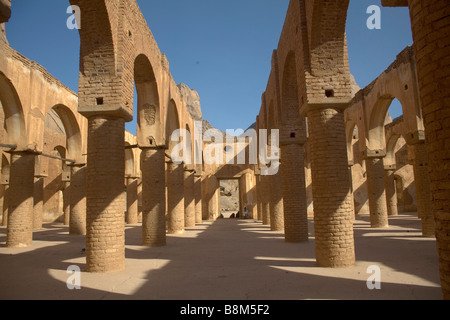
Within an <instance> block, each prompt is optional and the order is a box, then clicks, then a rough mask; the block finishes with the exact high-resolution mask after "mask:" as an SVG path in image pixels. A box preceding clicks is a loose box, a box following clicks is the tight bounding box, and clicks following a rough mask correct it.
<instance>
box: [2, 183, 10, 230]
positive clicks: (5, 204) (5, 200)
mask: <svg viewBox="0 0 450 320" xmlns="http://www.w3.org/2000/svg"><path fill="white" fill-rule="evenodd" d="M8 178H9V177H8ZM3 186H4V190H3V209H2V226H3V227H6V226H7V225H8V193H9V184H4V185H3Z"/></svg>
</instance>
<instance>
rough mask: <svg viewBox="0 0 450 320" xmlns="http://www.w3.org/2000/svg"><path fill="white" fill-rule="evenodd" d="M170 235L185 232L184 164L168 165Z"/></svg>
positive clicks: (170, 163) (169, 163)
mask: <svg viewBox="0 0 450 320" xmlns="http://www.w3.org/2000/svg"><path fill="white" fill-rule="evenodd" d="M167 207H168V208H167V209H168V231H167V232H168V233H169V234H180V233H183V232H184V170H183V165H182V164H175V163H173V162H172V161H169V162H168V163H167Z"/></svg>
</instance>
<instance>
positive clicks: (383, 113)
mask: <svg viewBox="0 0 450 320" xmlns="http://www.w3.org/2000/svg"><path fill="white" fill-rule="evenodd" d="M395 98H396V97H395V96H393V95H392V94H384V95H382V96H380V97H379V98H378V99H377V101H376V102H375V105H374V107H373V109H372V111H371V112H370V118H369V121H368V123H369V127H368V129H367V132H368V135H367V139H368V141H367V145H368V148H369V149H370V150H372V151H375V152H381V153H384V151H385V150H386V149H385V148H386V137H385V129H384V127H385V121H386V117H387V114H388V110H389V107H390V105H391V103H392V101H393V100H394V99H395ZM397 99H398V98H397ZM398 100H399V101H400V103H401V105H402V110H403V113H404V114H405V111H406V110H404V108H405V107H404V104H403V103H402V101H401V100H400V99H398Z"/></svg>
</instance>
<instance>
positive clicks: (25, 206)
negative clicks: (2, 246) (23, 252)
mask: <svg viewBox="0 0 450 320" xmlns="http://www.w3.org/2000/svg"><path fill="white" fill-rule="evenodd" d="M34 163H35V154H34V153H33V152H28V151H17V152H16V151H13V152H11V166H10V179H9V190H8V228H7V235H6V246H7V247H8V248H20V247H28V246H30V245H31V244H32V242H33V198H34Z"/></svg>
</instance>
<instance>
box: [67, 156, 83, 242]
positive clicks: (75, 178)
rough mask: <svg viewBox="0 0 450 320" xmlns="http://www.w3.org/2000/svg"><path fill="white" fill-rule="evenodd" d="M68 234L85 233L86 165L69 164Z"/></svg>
mask: <svg viewBox="0 0 450 320" xmlns="http://www.w3.org/2000/svg"><path fill="white" fill-rule="evenodd" d="M71 170H72V174H71V179H70V219H69V234H70V235H73V236H78V235H85V234H86V166H85V165H84V164H73V165H71Z"/></svg>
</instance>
